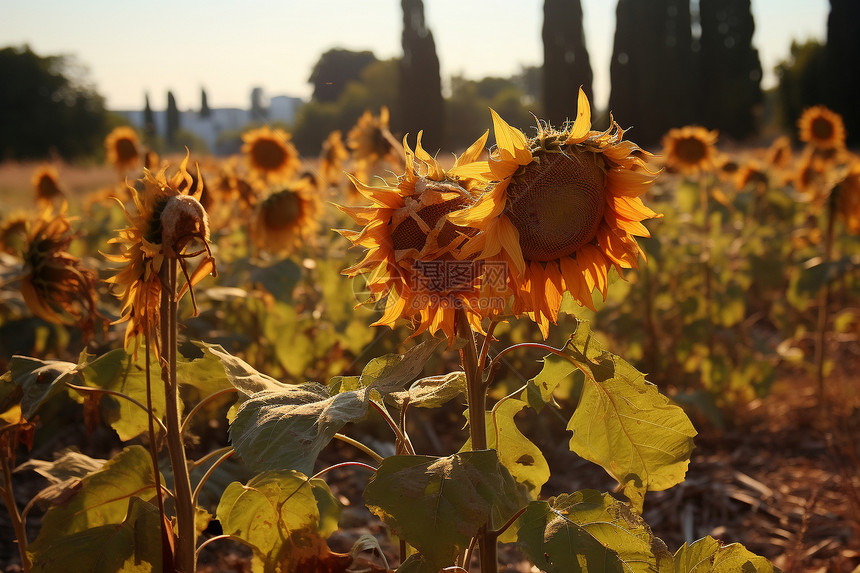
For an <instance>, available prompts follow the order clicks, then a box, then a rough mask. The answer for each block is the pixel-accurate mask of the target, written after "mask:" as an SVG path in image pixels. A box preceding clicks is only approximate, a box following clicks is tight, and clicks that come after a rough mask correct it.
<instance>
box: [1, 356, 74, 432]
mask: <svg viewBox="0 0 860 573" xmlns="http://www.w3.org/2000/svg"><path fill="white" fill-rule="evenodd" d="M77 368H78V365H77V364H72V363H71V362H61V361H59V360H38V359H36V358H31V357H29V356H13V357H12V360H11V361H10V362H9V372H10V374H11V381H12V383H13V384H16V385H18V386H19V387H20V388H21V391H20V392H15V391H10V392H9V395H8V396H7V400H4V402H3V406H4V408H3V411H6V410H7V409H8V408H9V407H11V406H12V404H11V403H10V404H8V405H7V404H6V402H7V401H11V400H14V399H17V400H20V403H21V415H22V416H23V417H24V419H25V420H32V419H33V416H35V414H36V412H37V411H38V410H39V408H40V407H41V406H42V404H44V403H45V402H46V401H47V400H48V399H49V398H50V397H51V396H53V395H55V394H57V393H58V392H64V391H65V390H66V382H67V381H68V382H74V381H75V380H74V377H75V373H76V370H77Z"/></svg>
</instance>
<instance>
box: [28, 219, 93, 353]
mask: <svg viewBox="0 0 860 573" xmlns="http://www.w3.org/2000/svg"><path fill="white" fill-rule="evenodd" d="M65 210H66V206H65V204H64V205H63V206H62V208H61V209H60V211H59V212H58V213H56V214H55V213H54V212H53V208H51V207H48V208H46V209H44V210H42V212H41V213H40V215H39V217H38V218H37V219H36V220H35V221H34V222H33V223H32V225H30V228H29V230H28V232H27V245H26V249H25V250H24V252H23V259H24V270H25V273H26V274H25V275H24V277H23V278H22V279H21V294H22V295H23V296H24V302H26V303H27V306H28V307H29V308H30V310H31V311H32V312H33V314H35V315H36V316H38V317H39V318H41V319H43V320H46V321H48V322H53V323H56V324H65V325H76V326H78V327H79V328H80V329H81V330H82V331H83V333H84V337H85V338H89V337H91V336H92V334H93V330H94V328H93V327H94V324H95V320H96V318H101V316H100V315H99V313H98V311H97V310H96V295H95V281H96V275H95V273H94V272H93V271H92V270H90V269H88V268H86V267H85V266H84V264H83V262H82V261H81V259H79V258H78V257H75V256H73V255H71V254H69V252H68V248H69V245H70V244H71V242H72V238H73V236H72V233H71V232H70V231H71V224H70V222H69V219H68V218H67V217H66V214H65Z"/></svg>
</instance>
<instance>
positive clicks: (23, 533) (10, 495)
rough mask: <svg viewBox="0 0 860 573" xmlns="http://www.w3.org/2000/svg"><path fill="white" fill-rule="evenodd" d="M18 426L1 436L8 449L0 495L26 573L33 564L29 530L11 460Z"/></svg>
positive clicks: (1, 455)
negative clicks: (17, 498) (17, 495)
mask: <svg viewBox="0 0 860 573" xmlns="http://www.w3.org/2000/svg"><path fill="white" fill-rule="evenodd" d="M16 431H17V428H16V427H15V426H11V427H9V428H6V431H5V432H4V433H5V434H6V435H5V436H3V437H2V438H0V444H2V448H3V449H4V450H6V451H2V452H0V465H2V466H3V487H0V497H2V498H3V503H4V504H5V505H6V510H7V511H8V512H9V518H10V519H11V521H12V529H13V530H14V531H15V537H16V538H17V539H16V541H17V542H18V554H19V555H20V556H21V570H22V571H23V572H24V573H27V572H28V571H30V570H31V569H32V567H33V564H32V563H31V562H30V557H29V556H28V555H27V530H26V528H25V527H24V521H23V519H22V518H21V514H20V513H19V512H18V504H17V503H16V502H15V493H14V491H13V490H12V468H11V467H10V462H11V463H14V462H13V461H12V460H13V459H14V455H15V446H16V442H17V440H16V439H15V432H16Z"/></svg>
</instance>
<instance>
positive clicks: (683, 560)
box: [675, 536, 779, 573]
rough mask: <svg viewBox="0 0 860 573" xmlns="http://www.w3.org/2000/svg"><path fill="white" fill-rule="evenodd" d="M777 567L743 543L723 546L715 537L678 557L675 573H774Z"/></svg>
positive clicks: (704, 540)
mask: <svg viewBox="0 0 860 573" xmlns="http://www.w3.org/2000/svg"><path fill="white" fill-rule="evenodd" d="M774 571H779V569H777V568H776V567H774V566H773V564H772V563H771V562H770V561H768V560H767V559H765V558H764V557H760V556H758V555H756V554H755V553H752V552H751V551H749V550H748V549H747V548H746V547H744V546H743V545H741V544H740V543H732V544H731V545H722V544H721V543H720V542H719V541H717V540H716V539H714V538H713V537H711V536H707V537H703V538H702V539H699V540H698V541H696V542H694V543H693V544H692V545H689V546H688V545H687V544H686V543H685V544H684V545H682V546H681V548H680V549H678V551H677V552H676V553H675V573H736V572H737V573H773V572H774Z"/></svg>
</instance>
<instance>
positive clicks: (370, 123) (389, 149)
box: [346, 106, 403, 178]
mask: <svg viewBox="0 0 860 573" xmlns="http://www.w3.org/2000/svg"><path fill="white" fill-rule="evenodd" d="M388 120H389V115H388V108H387V107H385V106H383V107H382V109H380V110H379V115H378V116H374V115H373V114H372V113H371V112H370V110H367V111H365V112H364V114H362V116H361V117H360V118H358V122H357V123H356V124H355V125H354V126H353V128H352V129H350V130H349V133H348V134H347V136H346V145H347V147H348V148H349V149H350V151H351V152H352V158H353V161H354V162H355V166H356V172H357V174H358V176H359V178H367V177H369V175H370V174H371V173H370V171H371V170H372V169H373V167H374V166H375V165H376V164H377V163H378V162H380V161H385V162H387V163H390V164H392V165H398V166H399V165H401V164H402V163H403V149H402V147H401V146H400V144H399V143H398V142H397V140H396V139H394V136H393V135H392V134H391V131H390V130H389V129H388Z"/></svg>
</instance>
